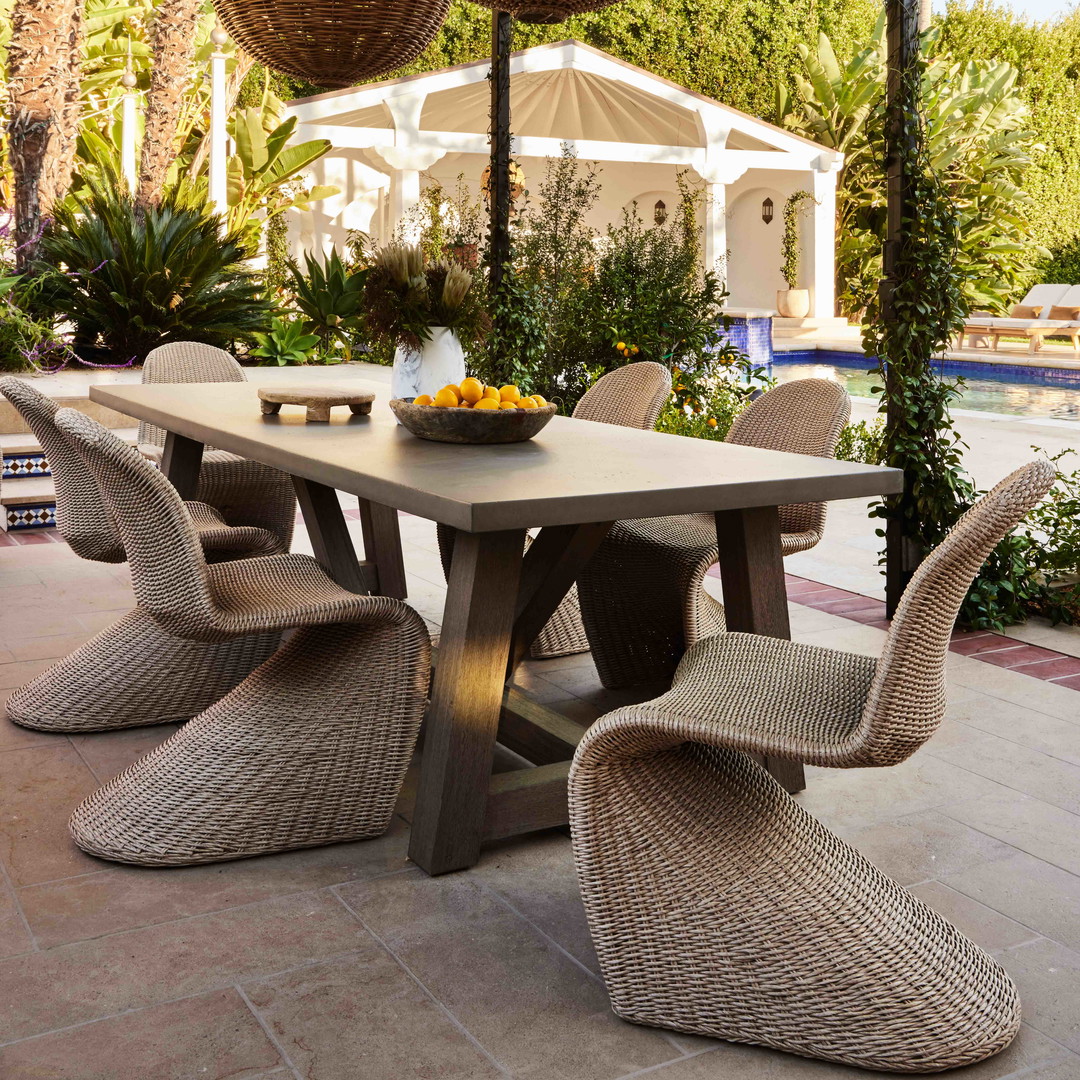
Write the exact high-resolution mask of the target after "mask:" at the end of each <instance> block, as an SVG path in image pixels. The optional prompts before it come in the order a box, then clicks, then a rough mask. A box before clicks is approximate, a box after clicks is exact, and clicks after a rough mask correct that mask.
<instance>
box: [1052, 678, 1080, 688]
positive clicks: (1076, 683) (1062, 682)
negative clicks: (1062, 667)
mask: <svg viewBox="0 0 1080 1080" xmlns="http://www.w3.org/2000/svg"><path fill="white" fill-rule="evenodd" d="M1054 685H1055V686H1066V687H1068V688H1069V689H1070V690H1080V675H1070V676H1068V678H1065V679H1058V680H1056V681H1055V682H1054Z"/></svg>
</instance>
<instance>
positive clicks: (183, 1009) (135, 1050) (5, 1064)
mask: <svg viewBox="0 0 1080 1080" xmlns="http://www.w3.org/2000/svg"><path fill="white" fill-rule="evenodd" d="M280 1063H281V1055H280V1054H279V1053H278V1052H277V1050H276V1049H275V1048H274V1045H273V1043H272V1042H271V1041H270V1040H269V1039H268V1038H267V1036H266V1033H265V1032H264V1031H263V1029H262V1027H261V1026H260V1025H259V1022H258V1020H256V1019H255V1017H254V1016H252V1014H251V1010H250V1009H248V1007H247V1006H246V1005H245V1004H244V1001H243V999H242V998H241V997H240V995H239V994H238V993H237V992H236V991H235V990H231V989H230V990H220V991H217V992H215V993H212V994H204V995H202V996H200V997H193V998H187V999H185V1000H183V1001H174V1002H170V1003H169V1004H167V1005H158V1006H155V1007H153V1008H149V1009H142V1010H140V1011H138V1012H134V1013H125V1014H124V1015H122V1016H116V1017H112V1018H110V1019H108V1020H99V1021H97V1022H96V1023H92V1024H84V1025H81V1026H79V1027H76V1028H73V1029H70V1030H68V1031H59V1032H56V1033H55V1034H51V1035H44V1036H42V1037H40V1038H36V1039H27V1040H25V1041H23V1042H18V1043H13V1044H9V1045H7V1046H0V1075H2V1076H7V1077H10V1078H11V1080H15V1078H16V1077H18V1080H117V1077H119V1076H121V1075H122V1076H126V1077H142V1078H146V1080H150V1078H153V1080H190V1078H192V1077H201V1078H206V1080H226V1078H227V1080H257V1078H258V1077H260V1076H265V1075H266V1071H267V1069H272V1068H274V1067H276V1066H278V1065H280Z"/></svg>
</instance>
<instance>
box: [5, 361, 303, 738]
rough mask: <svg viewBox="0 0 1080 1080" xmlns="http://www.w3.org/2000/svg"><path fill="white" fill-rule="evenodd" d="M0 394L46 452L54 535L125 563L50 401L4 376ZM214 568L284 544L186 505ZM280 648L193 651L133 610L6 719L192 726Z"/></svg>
mask: <svg viewBox="0 0 1080 1080" xmlns="http://www.w3.org/2000/svg"><path fill="white" fill-rule="evenodd" d="M0 393H3V395H4V396H5V397H6V398H7V399H8V401H10V402H11V404H12V405H14V406H15V408H16V409H17V410H18V411H19V413H20V415H21V416H22V417H23V419H24V420H25V421H26V423H27V425H28V426H29V428H30V430H31V431H32V432H33V433H34V435H35V436H36V438H37V440H38V442H39V443H40V444H41V447H42V449H43V450H44V452H45V455H46V458H47V460H48V462H49V467H50V470H51V472H52V476H53V482H54V484H55V487H56V515H57V528H58V529H59V531H60V533H61V535H62V536H63V537H64V539H65V540H66V541H67V542H68V544H69V545H70V547H71V549H72V550H73V551H74V552H75V554H76V555H78V556H80V557H81V558H83V559H88V560H90V561H92V562H107V563H121V562H124V561H125V560H126V558H127V555H126V553H125V551H124V544H123V540H122V539H121V536H120V533H119V531H118V530H117V527H116V522H115V521H114V519H113V517H112V514H111V512H110V511H109V510H108V508H107V507H106V505H105V502H104V500H103V498H102V495H101V492H100V490H99V488H98V486H97V482H96V481H95V480H94V477H93V475H92V474H91V472H90V471H89V469H87V467H86V465H85V464H84V463H83V460H82V458H81V457H80V456H79V454H78V452H77V451H76V449H75V447H74V446H73V445H72V443H71V441H70V439H69V438H68V436H67V435H65V434H64V432H62V431H61V430H60V429H59V428H58V427H57V426H56V413H57V405H56V403H55V402H54V401H53V400H52V399H51V398H48V397H45V395H43V394H41V393H39V392H38V391H37V390H35V389H34V388H33V387H31V386H30V385H29V384H27V383H25V382H21V381H20V380H18V379H14V378H10V377H8V378H3V379H0ZM187 509H188V513H189V514H190V515H191V518H192V523H193V525H194V526H195V530H196V533H197V535H198V538H199V542H200V544H201V545H202V548H203V550H204V552H205V553H206V557H207V559H208V560H210V561H222V560H226V559H236V558H247V557H250V556H261V555H274V554H277V553H279V552H281V551H283V550H284V545H283V544H282V541H281V540H280V539H279V538H278V537H277V536H275V535H274V534H273V533H270V532H267V531H266V530H265V529H258V528H254V527H251V526H244V527H232V526H229V525H226V524H225V522H224V521H223V520H222V518H221V515H220V514H218V513H217V511H216V510H214V509H213V508H212V507H209V506H206V505H205V504H203V503H188V504H187ZM279 643H280V635H279V634H255V635H252V636H250V637H246V638H238V639H236V640H234V641H227V642H222V643H218V644H196V643H194V642H191V641H184V640H182V639H180V638H177V637H174V636H173V635H171V634H167V633H165V632H164V631H163V630H161V628H160V627H159V626H158V625H157V624H156V623H155V622H154V621H153V619H151V618H150V617H149V616H148V615H146V613H145V612H144V611H142V610H141V609H139V608H136V609H135V610H134V611H132V612H130V613H129V614H128V615H126V616H124V618H122V619H120V620H119V621H118V622H116V623H114V624H113V625H112V626H110V627H108V628H107V629H105V630H103V631H101V633H99V634H97V635H96V636H95V637H93V638H92V639H91V640H90V641H88V642H87V643H86V644H85V645H83V646H81V647H80V648H78V649H76V650H75V652H73V653H71V654H70V655H69V656H67V657H65V658H64V659H63V660H60V661H58V662H57V663H56V664H54V665H53V666H52V667H50V668H49V669H48V670H47V671H44V672H43V673H42V674H40V675H38V676H37V677H36V678H34V679H33V680H32V681H31V682H29V683H27V684H26V685H25V686H23V687H21V688H20V689H18V690H15V691H14V692H13V693H12V694H11V696H10V697H9V698H8V702H7V715H8V718H9V719H10V720H13V721H14V722H15V723H16V724H20V725H21V726H23V727H29V728H35V729H37V730H40V731H55V732H83V731H108V730H113V729H116V728H125V727H140V726H144V725H147V724H162V723H167V722H170V721H183V720H190V719H191V717H193V716H195V715H197V714H198V713H200V712H202V711H203V709H205V708H207V706H209V705H211V704H213V702H215V701H217V700H218V698H220V697H223V696H224V695H225V694H227V693H228V692H229V691H230V690H231V689H232V688H233V687H234V686H236V685H237V684H238V683H240V682H241V681H242V680H243V679H245V678H247V676H248V675H250V674H251V672H252V671H253V670H254V669H255V668H256V667H258V666H259V665H260V664H261V663H263V661H265V660H266V659H267V658H268V657H269V656H270V654H271V653H272V652H273V651H274V650H275V649H276V648H277V647H278V644H279Z"/></svg>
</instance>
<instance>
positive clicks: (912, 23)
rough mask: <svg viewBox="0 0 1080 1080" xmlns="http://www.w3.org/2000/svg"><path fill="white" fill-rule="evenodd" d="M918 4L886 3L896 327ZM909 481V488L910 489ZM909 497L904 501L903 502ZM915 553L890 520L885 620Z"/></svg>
mask: <svg viewBox="0 0 1080 1080" xmlns="http://www.w3.org/2000/svg"><path fill="white" fill-rule="evenodd" d="M919 13H920V2H919V0H885V16H886V48H887V51H888V74H887V80H886V84H885V137H886V146H885V152H886V176H887V182H888V204H887V211H888V224H887V233H886V239H885V246H884V250H883V253H882V254H883V259H882V261H883V270H884V273H883V276H882V282H881V287H880V298H881V317H882V319H884V320H885V322H886V323H889V322H896V320H897V313H896V308H895V305H894V303H893V290H894V288H895V286H896V282H897V267H898V266H899V265H900V261H901V255H902V253H903V250H904V244H905V235H906V229H905V225H904V221H905V219H907V220H911V218H912V217H913V216H914V214H915V212H916V208H915V207H914V206H913V205H912V199H911V183H910V177H909V175H908V171H909V162H910V161H911V155H910V154H909V153H905V150H910V149H911V148H912V145H913V142H912V141H913V140H914V139H915V138H916V137H917V132H916V131H915V130H914V129H913V127H912V125H911V124H910V122H909V120H908V116H909V115H910V110H911V107H912V105H913V104H914V103H915V101H916V98H915V95H916V94H917V92H918V90H917V86H916V84H915V82H914V80H915V78H916V75H915V72H916V70H917V67H916V65H917V61H918V57H919ZM895 379H896V376H895V373H893V372H890V371H886V373H885V395H886V403H887V404H886V423H887V425H888V426H889V427H890V428H891V427H894V426H895V425H897V424H899V423H902V422H903V410H902V406H901V404H900V402H899V395H898V392H897V390H898V387H897V385H896V382H895ZM910 479H911V478H910V477H909V478H908V481H907V482H908V483H910ZM908 494H909V493H908V492H905V494H904V496H903V498H904V499H905V500H906V499H907V497H908ZM919 558H920V552H918V551H917V550H916V549H915V545H913V544H911V543H910V542H909V541H908V539H907V538H906V537H905V535H904V528H903V523H902V522H901V521H899V520H897V519H895V518H894V519H891V520H890V521H889V522H888V524H887V525H886V529H885V604H886V608H887V614H888V616H889V618H891V617H892V615H893V613H894V612H895V611H896V608H897V605H898V604H899V603H900V597H901V596H902V595H903V592H904V589H905V588H906V587H907V583H908V581H909V580H910V578H911V575H912V574H913V573H914V572H915V569H916V567H917V566H918V562H919Z"/></svg>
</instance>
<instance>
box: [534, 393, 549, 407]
mask: <svg viewBox="0 0 1080 1080" xmlns="http://www.w3.org/2000/svg"><path fill="white" fill-rule="evenodd" d="M532 399H533V401H535V402H536V407H537V408H538V409H542V408H543V407H544V406H545V405H546V404H547V400H546V399H545V398H542V397H541V396H540V395H539V394H533V396H532Z"/></svg>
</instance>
